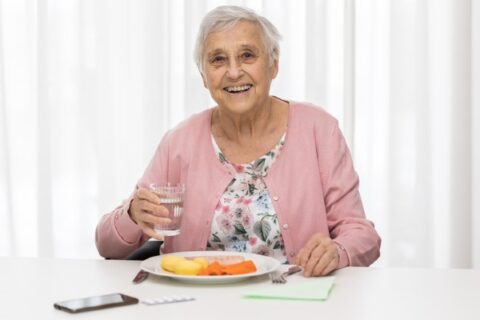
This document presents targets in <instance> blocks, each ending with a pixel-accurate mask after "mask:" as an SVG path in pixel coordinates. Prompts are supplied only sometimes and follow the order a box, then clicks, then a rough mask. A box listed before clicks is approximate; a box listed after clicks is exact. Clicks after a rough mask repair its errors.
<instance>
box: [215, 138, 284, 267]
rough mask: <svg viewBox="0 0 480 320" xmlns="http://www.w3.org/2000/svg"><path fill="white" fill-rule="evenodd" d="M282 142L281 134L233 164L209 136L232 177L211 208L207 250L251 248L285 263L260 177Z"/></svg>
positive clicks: (272, 210) (242, 250) (275, 217)
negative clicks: (260, 150) (264, 148)
mask: <svg viewBox="0 0 480 320" xmlns="http://www.w3.org/2000/svg"><path fill="white" fill-rule="evenodd" d="M284 143H285V134H283V136H282V138H281V139H280V141H279V142H278V143H277V144H276V146H275V147H274V148H273V149H272V150H270V151H269V152H267V153H266V154H264V155H263V156H261V157H260V158H258V159H257V160H254V161H252V162H250V163H247V164H233V163H230V162H229V161H228V160H227V159H226V158H225V156H224V155H223V153H222V151H221V150H220V148H219V147H218V145H217V143H216V142H215V139H214V137H213V136H212V144H213V147H214V149H215V152H216V153H217V156H218V158H219V160H220V162H221V163H222V164H223V165H224V166H225V167H226V168H227V170H229V171H230V172H231V173H232V175H233V179H232V181H231V182H230V183H229V185H228V186H227V187H226V189H225V191H224V193H223V194H222V196H221V197H220V200H219V201H218V203H217V206H216V208H215V213H214V216H213V219H212V228H211V234H210V237H209V238H208V241H207V250H220V251H237V252H251V253H256V254H261V255H265V256H270V257H273V258H275V259H278V260H279V261H280V262H282V263H287V257H286V253H285V246H284V244H283V239H282V235H281V232H280V227H279V223H278V219H277V214H276V212H275V209H274V207H273V205H272V201H271V199H270V195H269V193H268V190H267V187H266V185H265V182H264V181H263V177H265V176H266V174H267V171H268V169H269V168H271V166H272V164H273V163H274V162H275V159H276V158H277V156H278V154H279V153H280V151H281V149H282V147H283V145H284Z"/></svg>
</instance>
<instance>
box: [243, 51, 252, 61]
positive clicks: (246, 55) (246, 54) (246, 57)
mask: <svg viewBox="0 0 480 320" xmlns="http://www.w3.org/2000/svg"><path fill="white" fill-rule="evenodd" d="M242 58H243V59H250V58H253V54H252V53H251V52H244V53H243V54H242Z"/></svg>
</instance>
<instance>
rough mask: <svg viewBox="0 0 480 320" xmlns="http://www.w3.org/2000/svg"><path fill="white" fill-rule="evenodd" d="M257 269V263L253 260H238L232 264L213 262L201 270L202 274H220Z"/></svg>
mask: <svg viewBox="0 0 480 320" xmlns="http://www.w3.org/2000/svg"><path fill="white" fill-rule="evenodd" d="M255 271H257V268H256V267H255V264H254V263H253V261H252V260H245V261H243V262H238V263H235V264H230V265H226V266H225V265H222V264H220V263H218V262H217V261H215V262H212V263H210V264H209V265H208V267H206V268H205V269H203V270H202V271H200V273H199V275H200V276H220V275H236V274H245V273H251V272H255Z"/></svg>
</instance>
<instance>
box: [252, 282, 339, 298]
mask: <svg viewBox="0 0 480 320" xmlns="http://www.w3.org/2000/svg"><path fill="white" fill-rule="evenodd" d="M334 280H335V277H322V278H310V279H308V281H305V282H302V283H286V284H272V285H271V286H269V287H265V288H262V289H258V290H256V291H254V292H251V293H247V294H244V297H246V298H250V299H285V300H313V301H323V300H327V298H328V295H329V294H330V291H331V289H332V287H333V283H334Z"/></svg>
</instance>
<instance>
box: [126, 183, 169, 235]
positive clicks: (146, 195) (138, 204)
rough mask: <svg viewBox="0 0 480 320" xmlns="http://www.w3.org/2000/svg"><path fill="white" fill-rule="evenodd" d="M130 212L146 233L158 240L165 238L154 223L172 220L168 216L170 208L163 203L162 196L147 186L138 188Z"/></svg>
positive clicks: (161, 223) (165, 222)
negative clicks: (157, 231)
mask: <svg viewBox="0 0 480 320" xmlns="http://www.w3.org/2000/svg"><path fill="white" fill-rule="evenodd" d="M128 214H129V215H130V218H131V219H132V220H133V221H134V222H135V223H136V224H137V225H138V226H139V227H140V228H141V229H142V231H143V232H144V233H145V234H146V235H148V236H150V237H152V238H155V239H157V240H163V236H161V235H158V234H157V233H156V232H155V230H154V229H153V228H154V225H164V224H168V223H170V222H171V220H170V219H169V218H167V217H168V209H167V208H166V207H164V206H162V205H161V202H160V198H159V197H158V196H157V195H156V194H155V193H153V192H151V191H149V190H147V189H145V188H138V189H137V191H135V193H134V195H133V200H132V202H131V203H130V209H129V210H128Z"/></svg>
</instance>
